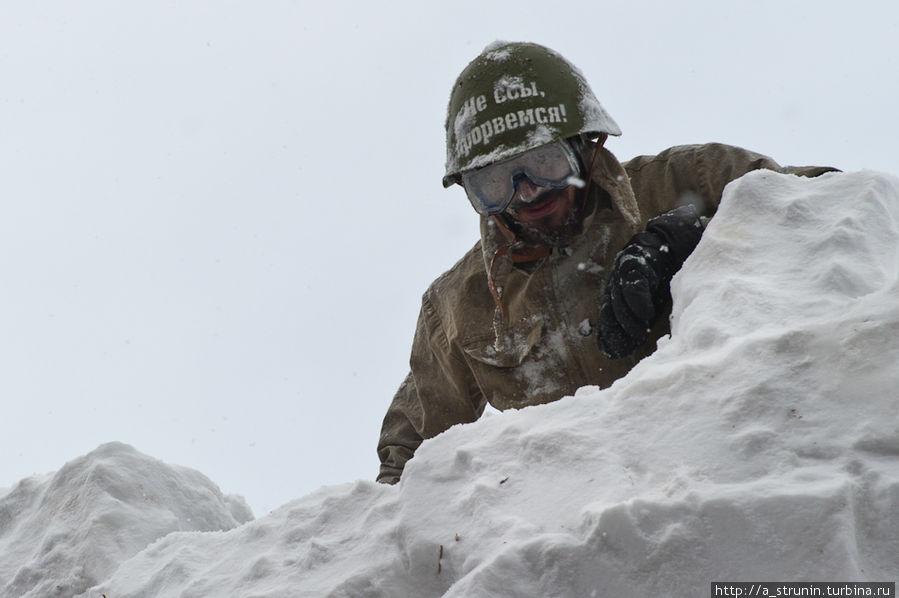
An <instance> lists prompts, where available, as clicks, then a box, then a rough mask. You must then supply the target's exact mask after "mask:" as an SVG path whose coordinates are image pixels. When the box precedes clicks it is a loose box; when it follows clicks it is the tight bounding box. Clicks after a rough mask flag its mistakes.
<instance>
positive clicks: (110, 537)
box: [0, 443, 252, 598]
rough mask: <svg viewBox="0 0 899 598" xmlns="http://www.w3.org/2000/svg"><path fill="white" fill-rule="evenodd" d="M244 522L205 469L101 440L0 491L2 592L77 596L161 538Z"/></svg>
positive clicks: (242, 508) (242, 510) (241, 510)
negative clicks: (166, 462)
mask: <svg viewBox="0 0 899 598" xmlns="http://www.w3.org/2000/svg"><path fill="white" fill-rule="evenodd" d="M250 519H252V514H251V513H250V510H249V508H248V507H247V506H246V503H244V501H243V499H240V498H236V497H230V496H229V497H225V496H222V494H221V492H220V491H219V489H218V488H217V487H216V486H215V484H213V483H212V482H210V481H209V479H208V478H206V477H205V476H203V475H202V474H200V473H197V472H195V471H191V470H189V469H184V468H179V467H172V466H167V465H164V464H163V463H161V462H159V461H157V460H155V459H151V458H149V457H146V456H144V455H141V454H140V453H138V452H137V451H135V450H134V449H133V448H130V447H128V446H126V445H123V444H119V443H111V444H106V445H103V446H101V447H100V448H98V449H97V450H95V451H93V452H92V453H91V454H89V455H87V456H85V457H81V458H79V459H76V460H74V461H72V462H70V463H68V464H66V465H65V466H64V467H63V468H62V469H60V470H59V471H58V472H56V474H54V475H52V476H42V477H34V478H28V479H25V480H23V481H22V482H20V483H19V484H18V485H17V486H16V487H15V488H13V489H12V490H9V491H7V492H6V493H5V494H4V495H2V496H0V595H2V596H10V597H12V596H33V597H35V598H38V597H40V598H45V597H47V596H73V595H75V594H78V593H81V592H83V591H84V590H86V589H88V588H90V587H91V586H93V585H95V584H96V583H98V582H100V581H102V580H104V579H106V577H108V576H109V575H110V574H111V573H112V572H113V571H115V570H116V568H117V567H118V565H119V563H121V562H122V561H124V560H126V559H128V558H130V557H132V556H134V555H135V554H137V553H138V552H139V551H141V550H142V549H144V548H145V547H146V546H147V545H148V544H150V543H152V542H153V541H154V540H156V539H157V538H161V537H163V536H166V535H168V534H170V533H172V532H176V531H191V532H204V531H220V530H226V529H231V528H233V527H236V526H238V525H240V524H241V523H244V522H246V521H248V520H250Z"/></svg>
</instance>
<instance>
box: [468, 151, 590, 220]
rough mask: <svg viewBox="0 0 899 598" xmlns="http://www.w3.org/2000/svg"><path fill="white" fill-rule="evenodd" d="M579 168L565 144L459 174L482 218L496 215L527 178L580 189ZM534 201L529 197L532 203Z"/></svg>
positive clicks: (539, 183)
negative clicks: (520, 182)
mask: <svg viewBox="0 0 899 598" xmlns="http://www.w3.org/2000/svg"><path fill="white" fill-rule="evenodd" d="M580 173H581V167H580V162H578V159H577V156H576V155H575V153H574V150H573V149H572V148H571V146H570V145H569V144H568V142H566V141H556V142H554V143H549V144H547V145H541V146H540V147H536V148H534V149H532V150H528V151H526V152H524V153H522V154H519V155H517V156H515V157H513V158H509V159H508V160H503V161H502V162H497V163H496V164H490V165H489V166H485V167H483V168H477V169H475V170H470V171H468V172H464V173H462V186H463V187H465V193H466V195H468V201H470V202H471V205H472V207H474V209H475V210H476V211H477V212H478V213H479V214H482V215H485V216H487V215H491V214H499V213H500V212H502V211H503V210H505V209H506V208H507V207H509V204H510V203H512V199H513V198H514V197H515V187H516V186H517V185H518V183H519V181H521V180H522V179H527V180H529V181H530V182H531V183H533V184H534V185H537V186H538V187H547V188H550V189H564V188H565V187H567V186H569V185H577V186H582V185H583V180H581V179H580ZM533 199H535V198H532V199H531V200H533Z"/></svg>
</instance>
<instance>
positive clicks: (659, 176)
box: [624, 143, 836, 218]
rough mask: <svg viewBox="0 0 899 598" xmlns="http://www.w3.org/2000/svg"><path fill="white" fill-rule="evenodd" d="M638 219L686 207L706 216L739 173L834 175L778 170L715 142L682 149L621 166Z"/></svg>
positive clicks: (813, 168) (802, 168) (769, 162)
mask: <svg viewBox="0 0 899 598" xmlns="http://www.w3.org/2000/svg"><path fill="white" fill-rule="evenodd" d="M624 166H625V169H626V170H627V172H628V175H629V176H630V177H631V184H632V185H633V188H634V194H635V195H636V196H637V197H638V198H640V209H641V212H642V213H643V216H644V218H650V217H652V216H655V215H657V214H661V213H664V212H667V211H668V210H670V209H672V208H673V207H676V206H678V205H684V204H687V203H692V204H693V205H694V206H695V207H696V209H697V211H698V212H699V214H700V216H704V217H711V216H712V215H713V214H714V213H715V210H716V209H717V208H718V203H719V202H720V201H721V194H722V193H723V191H724V187H725V186H726V185H727V184H728V183H729V182H731V181H733V180H735V179H738V178H740V177H741V176H743V175H744V174H746V173H748V172H750V171H753V170H758V169H762V168H764V169H768V170H773V171H775V172H780V173H784V174H795V175H800V176H818V175H820V174H823V173H825V172H830V171H834V170H836V169H835V168H830V167H826V166H786V167H784V166H781V165H780V164H778V163H777V162H775V161H774V160H772V159H771V158H769V157H768V156H765V155H762V154H758V153H755V152H752V151H749V150H745V149H743V148H739V147H735V146H731V145H725V144H721V143H709V144H704V145H685V146H678V147H673V148H670V149H667V150H665V151H664V152H662V153H660V154H658V155H656V156H638V157H637V158H634V159H633V160H630V161H628V162H627V163H625V165H624Z"/></svg>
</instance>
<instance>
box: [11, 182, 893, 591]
mask: <svg viewBox="0 0 899 598" xmlns="http://www.w3.org/2000/svg"><path fill="white" fill-rule="evenodd" d="M673 293H674V296H675V306H674V310H673V315H672V336H671V338H670V339H668V340H667V341H666V342H664V343H663V344H662V346H661V347H660V349H659V350H658V351H657V352H656V353H655V354H654V355H652V356H651V357H649V358H647V359H646V360H644V361H643V362H641V363H640V364H639V365H638V366H637V367H636V368H635V369H634V370H633V371H632V372H631V373H630V374H629V375H628V376H627V377H626V378H624V379H622V380H620V381H619V382H618V383H616V384H615V385H614V386H612V387H611V388H610V389H607V390H603V391H599V390H597V389H595V388H584V389H581V390H580V391H579V392H578V393H576V395H575V396H574V397H567V398H565V399H563V400H561V401H558V402H556V403H553V404H549V405H543V406H539V407H531V408H527V409H524V410H521V411H517V412H506V413H503V414H499V415H488V416H486V417H484V418H482V419H481V420H480V421H478V422H476V423H474V424H469V425H465V426H457V427H454V428H452V429H450V430H449V431H447V432H446V433H444V434H441V435H440V436H438V437H436V438H434V439H432V440H429V441H426V442H425V443H424V444H423V445H422V446H421V448H420V450H419V451H418V453H417V454H416V457H415V458H414V459H413V460H412V461H411V462H410V463H409V465H408V467H407V470H406V472H405V474H404V476H403V480H402V481H401V483H400V484H399V485H397V486H383V485H378V484H375V483H373V482H370V481H358V482H355V483H349V484H346V485H342V486H334V487H325V488H322V489H320V490H318V491H317V492H314V493H312V494H310V495H308V496H305V497H303V498H300V499H298V500H295V501H293V502H290V503H288V504H286V505H284V506H283V507H281V508H279V509H277V510H275V511H273V512H272V513H269V514H268V515H266V516H264V517H261V518H259V519H256V520H252V521H247V520H248V519H250V517H251V516H250V514H249V512H248V509H246V506H245V505H244V504H243V503H242V502H241V501H240V499H237V498H235V497H224V496H222V495H221V493H220V492H219V491H218V489H217V488H216V487H215V486H214V485H213V484H212V483H211V482H210V481H209V480H207V479H206V478H205V477H204V476H202V475H200V474H198V473H195V472H191V471H189V470H185V469H182V468H178V467H173V466H170V465H166V464H164V463H161V462H159V461H156V460H154V459H152V458H150V457H146V456H143V455H141V454H140V453H138V452H137V451H135V450H134V449H131V448H130V447H128V446H125V445H121V444H111V445H104V446H102V447H100V448H99V449H97V450H96V451H95V452H93V453H91V454H89V455H87V456H84V457H81V458H79V459H76V460H75V461H73V462H71V463H69V464H66V465H65V466H64V467H63V468H62V469H61V470H60V471H59V472H57V473H56V474H55V475H49V476H45V477H36V478H30V479H26V480H23V481H22V482H20V483H19V484H18V485H17V486H15V487H14V488H12V489H10V490H8V491H6V493H5V494H3V495H0V595H2V596H35V597H36V596H41V597H44V596H57V595H59V596H63V595H64V596H71V595H73V594H74V595H80V596H84V597H91V598H95V597H100V596H102V595H106V596H107V597H109V598H129V597H134V598H137V597H140V598H149V597H153V596H185V597H189V596H217V597H220V596H241V597H250V596H253V597H262V596H270V597H276V596H277V597H283V596H292V597H306V596H310V597H311V596H337V597H342V596H345V597H353V598H358V597H366V596H370V597H376V596H378V597H380V596H391V597H392V596H397V597H399V596H403V597H405V596H410V597H412V596H415V597H429V596H446V597H472V596H478V597H485V596H493V597H522V596H535V597H536V596H540V597H543V596H573V597H583V596H587V597H589V596H691V597H692V596H704V595H709V588H710V582H711V581H748V580H767V581H863V580H870V581H895V580H896V579H897V577H899V367H897V363H899V340H897V339H899V180H897V179H896V178H895V177H892V176H889V175H884V174H879V173H874V172H857V173H849V174H840V173H833V174H827V175H824V176H822V177H819V178H817V179H802V178H798V177H793V176H788V175H780V174H776V173H773V172H769V171H759V172H754V173H751V174H749V175H747V176H745V177H743V178H742V179H740V180H738V181H736V182H734V183H732V184H731V185H730V186H729V187H728V188H727V190H726V193H725V197H724V200H723V202H722V204H721V208H720V210H719V212H718V214H717V216H716V217H715V218H714V219H713V220H712V222H711V224H710V225H709V228H708V230H707V231H706V233H705V236H704V237H703V240H702V242H701V243H700V245H699V247H698V248H697V249H696V251H695V252H694V254H693V255H692V256H691V257H690V259H689V260H688V261H687V263H686V265H685V266H684V268H683V270H682V271H681V273H680V274H679V275H678V276H677V277H676V279H675V281H674V283H673ZM372 425H373V426H374V425H377V424H376V422H372ZM298 458H302V457H301V456H298ZM317 458H321V456H318V457H317ZM301 466H302V463H301V462H298V463H297V467H298V470H299V469H300V468H301ZM372 473H373V474H374V472H372ZM283 475H285V476H291V475H296V472H295V471H285V472H283Z"/></svg>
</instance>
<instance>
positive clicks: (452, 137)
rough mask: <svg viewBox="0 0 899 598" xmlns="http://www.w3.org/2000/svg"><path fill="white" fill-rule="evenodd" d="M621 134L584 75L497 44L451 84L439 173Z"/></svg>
mask: <svg viewBox="0 0 899 598" xmlns="http://www.w3.org/2000/svg"><path fill="white" fill-rule="evenodd" d="M602 133H605V134H607V135H621V129H619V128H618V125H617V124H615V121H614V120H612V118H611V117H610V116H609V115H608V114H607V113H606V111H605V110H603V108H602V106H600V104H599V101H598V100H597V99H596V96H594V95H593V92H592V91H591V90H590V86H589V85H587V81H586V80H585V79H584V76H583V74H581V72H580V71H579V70H578V69H577V67H575V66H574V65H573V64H571V63H570V62H568V61H567V60H565V59H564V58H563V57H562V56H560V55H559V54H557V53H555V52H554V51H552V50H550V49H549V48H546V47H543V46H540V45H537V44H531V43H509V42H496V43H494V44H491V45H490V46H488V47H487V48H485V49H484V51H483V52H481V54H480V55H479V56H478V57H477V58H475V59H474V60H473V61H471V63H469V65H468V66H467V67H465V70H464V71H462V73H461V74H460V75H459V78H458V79H456V83H455V85H454V86H453V91H452V94H451V95H450V100H449V106H448V108H447V114H446V175H444V177H443V186H444V187H449V186H450V185H452V184H453V183H454V182H456V180H457V175H458V174H459V173H460V172H463V171H466V170H471V169H474V168H480V167H482V166H486V165H488V164H492V163H494V162H499V161H501V160H505V159H507V158H511V157H512V156H515V155H517V154H520V153H522V152H525V151H527V150H529V149H533V148H535V147H538V146H540V145H544V144H546V143H551V142H553V141H557V140H559V139H565V138H566V137H573V136H575V135H581V134H588V135H589V134H593V135H599V134H602Z"/></svg>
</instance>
